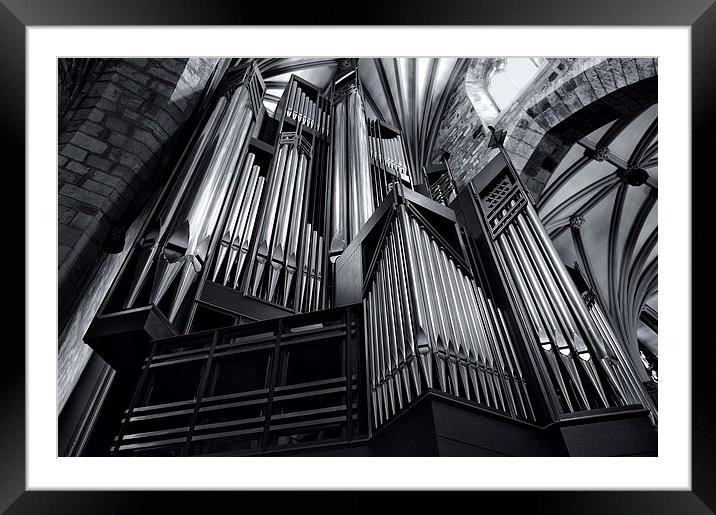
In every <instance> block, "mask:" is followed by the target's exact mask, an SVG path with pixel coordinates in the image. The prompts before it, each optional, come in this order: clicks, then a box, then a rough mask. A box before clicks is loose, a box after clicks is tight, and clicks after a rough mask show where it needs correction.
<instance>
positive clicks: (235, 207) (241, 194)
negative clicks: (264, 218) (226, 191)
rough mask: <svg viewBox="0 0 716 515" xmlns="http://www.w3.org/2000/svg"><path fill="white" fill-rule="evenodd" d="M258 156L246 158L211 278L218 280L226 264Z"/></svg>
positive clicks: (247, 156)
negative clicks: (252, 169)
mask: <svg viewBox="0 0 716 515" xmlns="http://www.w3.org/2000/svg"><path fill="white" fill-rule="evenodd" d="M255 157H256V156H255V155H254V154H252V153H249V154H247V155H246V159H245V160H244V166H243V168H242V171H241V177H240V178H239V182H238V185H237V187H236V191H235V193H234V200H233V203H232V205H231V210H230V211H229V217H228V218H227V220H226V227H225V229H224V232H223V234H222V236H221V240H220V242H219V252H218V253H217V257H216V261H215V263H214V271H213V273H212V274H211V280H212V281H216V277H217V276H218V275H219V269H220V268H221V266H222V265H223V264H224V258H225V257H226V255H227V254H228V252H229V247H230V246H231V241H232V240H233V239H234V232H235V231H236V223H237V221H238V218H239V213H240V212H241V211H242V209H243V210H244V211H245V210H246V209H245V206H244V202H245V201H246V192H247V190H248V185H249V179H250V176H251V168H252V166H253V164H254V158H255Z"/></svg>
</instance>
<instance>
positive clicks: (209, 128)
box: [124, 97, 227, 309]
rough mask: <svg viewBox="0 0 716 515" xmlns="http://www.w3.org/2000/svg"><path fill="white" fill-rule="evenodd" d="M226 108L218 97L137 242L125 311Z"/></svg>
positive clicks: (135, 294) (214, 134)
mask: <svg viewBox="0 0 716 515" xmlns="http://www.w3.org/2000/svg"><path fill="white" fill-rule="evenodd" d="M226 106H227V99H226V97H221V98H220V99H219V100H218V101H217V103H216V106H215V107H214V110H213V111H212V113H211V116H210V117H209V119H208V120H207V122H206V125H205V126H204V128H203V129H202V131H201V132H200V133H199V137H198V138H197V140H196V142H195V143H194V145H193V146H192V149H191V152H190V153H189V155H188V156H187V158H186V160H185V162H184V165H183V167H182V171H181V174H180V177H181V179H180V180H179V181H178V182H177V185H176V186H175V187H174V188H172V190H171V192H170V194H169V198H170V199H171V200H170V201H169V202H168V203H166V204H165V205H164V206H163V207H162V208H161V210H160V211H159V214H158V215H157V216H156V221H157V224H156V225H153V226H151V227H150V228H149V229H148V230H147V232H146V233H145V235H144V237H143V238H142V240H141V241H140V248H141V250H140V255H139V263H138V264H137V267H136V270H135V273H134V276H133V277H132V280H131V282H130V286H129V295H128V296H127V299H126V301H125V303H124V308H125V309H126V308H130V307H132V305H134V303H135V302H136V300H137V296H138V295H139V292H140V291H141V289H142V286H143V285H144V283H145V281H146V279H147V276H148V275H149V271H150V270H151V267H152V264H154V259H155V257H156V256H157V254H158V253H159V250H160V249H161V242H162V241H163V239H164V237H165V236H166V234H167V231H168V230H169V228H170V225H171V223H172V221H173V219H174V214H175V212H176V211H177V210H178V209H179V207H180V206H181V203H182V200H183V198H184V195H185V194H186V192H187V188H188V187H189V184H190V183H191V181H192V179H193V178H194V174H195V171H196V169H197V167H198V165H199V162H200V161H201V160H202V158H204V157H205V155H206V152H207V149H208V147H209V145H210V143H211V142H212V141H214V140H215V139H216V128H217V125H218V124H219V121H220V120H221V119H222V116H223V115H224V112H225V110H226Z"/></svg>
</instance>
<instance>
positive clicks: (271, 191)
mask: <svg viewBox="0 0 716 515" xmlns="http://www.w3.org/2000/svg"><path fill="white" fill-rule="evenodd" d="M288 154H289V145H280V146H279V150H278V155H277V156H276V157H275V158H274V166H273V169H272V170H269V177H268V185H267V187H266V188H267V197H266V198H267V203H266V208H265V209H264V212H263V213H264V216H263V217H262V218H263V219H262V220H261V229H260V233H259V237H258V248H257V250H256V267H255V270H254V283H253V286H252V288H251V294H252V295H254V296H256V294H257V293H258V289H259V284H260V283H261V278H262V277H263V271H264V267H265V266H266V261H267V260H268V258H269V244H270V243H271V237H272V236H273V229H274V218H275V216H276V208H277V206H278V201H279V194H280V191H281V185H282V183H283V178H284V173H285V169H286V161H287V159H288Z"/></svg>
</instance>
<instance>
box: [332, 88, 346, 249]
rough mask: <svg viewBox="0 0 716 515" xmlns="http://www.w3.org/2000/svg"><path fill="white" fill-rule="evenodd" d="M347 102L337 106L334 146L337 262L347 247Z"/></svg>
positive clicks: (333, 197)
mask: <svg viewBox="0 0 716 515" xmlns="http://www.w3.org/2000/svg"><path fill="white" fill-rule="evenodd" d="M345 116H346V111H345V102H344V101H341V102H339V103H338V104H337V105H336V106H335V110H334V117H335V120H334V124H333V146H332V163H331V177H332V182H331V186H332V190H333V191H332V192H331V243H330V247H329V251H328V252H329V256H330V257H331V260H332V261H333V262H335V260H336V259H337V258H338V256H339V255H340V254H341V252H343V249H345V248H346V238H347V231H346V225H345V224H346V218H347V217H346V206H345V200H346V181H345V179H346V168H345V163H346V139H345V132H346V129H345V119H346V118H345Z"/></svg>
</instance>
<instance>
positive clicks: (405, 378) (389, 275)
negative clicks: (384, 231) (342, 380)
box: [383, 229, 411, 405]
mask: <svg viewBox="0 0 716 515" xmlns="http://www.w3.org/2000/svg"><path fill="white" fill-rule="evenodd" d="M392 237H393V230H392V229H391V231H390V233H389V234H388V236H387V238H386V240H385V242H384V247H383V259H384V262H385V264H386V268H385V279H386V280H387V286H388V297H389V301H390V305H391V306H392V307H393V312H392V318H393V328H394V330H395V337H396V338H395V347H396V351H397V352H396V367H397V372H398V374H399V376H400V377H399V378H398V379H397V380H396V383H399V382H400V381H402V384H403V390H404V391H405V392H406V393H407V395H406V398H407V400H408V402H410V376H409V374H408V368H407V366H406V346H408V347H409V346H410V345H411V343H410V342H409V340H408V339H407V335H406V332H407V331H406V329H405V324H404V320H405V316H404V314H403V311H404V310H405V309H406V307H407V306H405V305H403V304H402V302H401V300H402V299H401V294H400V290H399V288H400V284H399V279H398V271H397V268H396V266H395V265H396V263H395V258H394V256H393V251H392V245H391V241H392ZM406 342H408V343H406ZM396 385H397V384H396ZM401 401H402V399H401ZM401 405H402V402H401Z"/></svg>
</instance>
